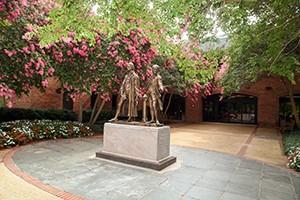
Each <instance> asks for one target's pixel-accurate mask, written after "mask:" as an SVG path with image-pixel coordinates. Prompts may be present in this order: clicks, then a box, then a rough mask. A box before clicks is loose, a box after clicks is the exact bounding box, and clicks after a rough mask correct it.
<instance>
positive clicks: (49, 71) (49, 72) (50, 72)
mask: <svg viewBox="0 0 300 200" xmlns="http://www.w3.org/2000/svg"><path fill="white" fill-rule="evenodd" d="M54 71H55V70H54V68H53V67H50V68H49V69H48V75H49V76H52V75H53V73H54Z"/></svg>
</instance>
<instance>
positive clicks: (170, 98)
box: [164, 93, 173, 118]
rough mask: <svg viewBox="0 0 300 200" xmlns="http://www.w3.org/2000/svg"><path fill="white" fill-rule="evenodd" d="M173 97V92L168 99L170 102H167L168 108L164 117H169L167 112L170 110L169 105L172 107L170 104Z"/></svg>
mask: <svg viewBox="0 0 300 200" xmlns="http://www.w3.org/2000/svg"><path fill="white" fill-rule="evenodd" d="M172 97H173V93H171V94H170V97H169V99H168V104H167V107H166V110H165V111H164V118H167V112H168V110H169V107H170V104H171V101H172Z"/></svg>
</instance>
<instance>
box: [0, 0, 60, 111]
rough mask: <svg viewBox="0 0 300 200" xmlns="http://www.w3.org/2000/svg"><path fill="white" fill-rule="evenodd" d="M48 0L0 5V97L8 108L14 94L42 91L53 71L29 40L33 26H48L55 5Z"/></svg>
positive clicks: (19, 0) (34, 43)
mask: <svg viewBox="0 0 300 200" xmlns="http://www.w3.org/2000/svg"><path fill="white" fill-rule="evenodd" d="M49 2H50V1H48V0H43V1H42V0H31V1H26V0H10V1H7V0H3V1H1V2H0V36H1V37H0V97H4V98H5V100H6V104H7V105H8V106H11V105H12V103H11V100H12V99H13V98H14V97H15V96H16V95H21V94H24V93H25V94H26V93H28V92H29V90H30V88H31V87H32V86H35V87H37V88H40V89H43V88H45V87H46V86H47V80H46V78H47V77H49V76H52V75H53V72H54V69H53V68H51V67H50V66H48V65H47V56H45V51H44V50H43V49H42V48H41V47H40V45H39V43H38V40H37V39H36V38H32V39H29V37H28V36H29V34H30V32H32V31H33V29H34V28H33V27H34V26H35V25H39V26H41V25H44V24H46V23H47V20H46V18H45V17H46V16H47V13H48V12H49V11H50V9H51V8H52V6H54V4H51V3H49Z"/></svg>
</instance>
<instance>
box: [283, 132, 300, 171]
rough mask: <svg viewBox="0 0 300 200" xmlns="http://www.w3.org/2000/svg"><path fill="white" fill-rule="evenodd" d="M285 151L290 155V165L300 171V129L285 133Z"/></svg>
mask: <svg viewBox="0 0 300 200" xmlns="http://www.w3.org/2000/svg"><path fill="white" fill-rule="evenodd" d="M283 146H284V152H285V154H286V155H287V156H288V160H289V162H288V167H290V168H292V169H294V170H295V171H298V172H299V171H300V130H296V131H290V132H286V133H283Z"/></svg>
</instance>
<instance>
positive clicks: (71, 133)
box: [0, 120, 93, 147]
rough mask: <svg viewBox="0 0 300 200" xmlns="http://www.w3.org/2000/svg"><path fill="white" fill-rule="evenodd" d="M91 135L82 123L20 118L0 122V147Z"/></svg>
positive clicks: (90, 131)
mask: <svg viewBox="0 0 300 200" xmlns="http://www.w3.org/2000/svg"><path fill="white" fill-rule="evenodd" d="M89 135H93V132H92V130H91V129H90V128H89V127H88V126H85V125H84V124H82V123H78V122H71V121H57V120H55V121H53V120H34V121H28V120H20V121H12V122H2V123H0V147H12V146H16V145H22V144H26V143H28V142H31V141H35V140H43V139H56V138H70V137H81V136H89Z"/></svg>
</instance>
